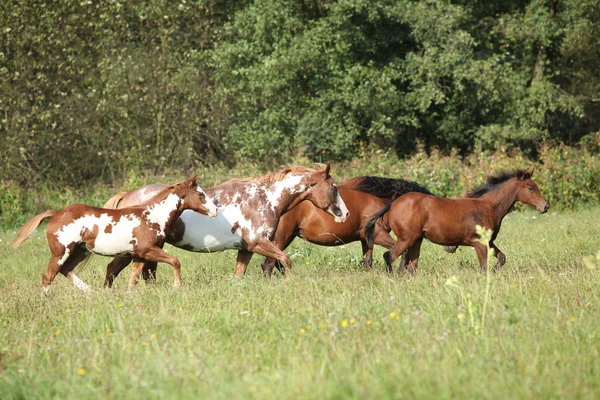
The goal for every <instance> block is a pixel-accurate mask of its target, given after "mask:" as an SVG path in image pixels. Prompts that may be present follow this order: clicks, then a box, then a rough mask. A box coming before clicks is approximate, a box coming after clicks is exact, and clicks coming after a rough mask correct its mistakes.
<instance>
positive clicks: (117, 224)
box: [13, 176, 217, 292]
mask: <svg viewBox="0 0 600 400" xmlns="http://www.w3.org/2000/svg"><path fill="white" fill-rule="evenodd" d="M184 210H193V211H194V212H198V213H201V214H204V215H208V216H210V217H215V216H216V215H217V207H216V206H215V204H214V203H213V202H212V201H211V200H210V199H209V198H208V196H206V193H205V192H204V191H203V190H202V189H201V188H200V187H199V186H198V185H197V184H196V176H193V177H191V178H190V179H188V180H186V181H183V182H180V183H177V184H175V185H171V186H166V187H164V188H163V189H162V190H160V191H158V192H156V193H155V194H154V195H153V196H152V197H150V198H149V199H147V200H146V201H145V202H143V203H142V204H140V205H136V206H132V207H127V208H123V209H120V210H115V209H106V208H97V207H92V206H88V205H86V204H72V205H70V206H68V207H66V208H64V209H62V210H60V211H54V210H47V211H45V212H43V213H41V214H38V215H36V216H35V217H33V218H31V219H30V220H29V221H28V222H26V223H25V225H23V226H22V227H21V229H20V230H19V232H18V233H17V236H16V237H15V239H14V241H13V246H14V247H18V246H19V245H20V244H21V243H22V242H23V241H24V240H26V239H27V238H28V237H29V236H31V234H32V233H33V231H34V230H35V229H36V228H37V227H38V226H39V225H40V223H41V222H42V221H43V220H45V219H47V218H50V221H49V222H48V227H47V228H46V238H47V239H48V246H49V247H50V253H51V256H50V261H49V263H48V267H47V268H46V271H45V272H44V275H43V276H42V290H43V291H44V292H47V291H48V287H49V286H50V284H51V283H52V281H53V280H54V278H55V277H56V274H58V273H59V272H60V273H61V274H63V275H64V276H66V277H67V278H68V279H69V280H71V282H73V284H75V286H76V287H78V288H80V289H82V290H88V289H89V287H88V286H87V285H86V284H85V282H83V281H82V280H81V279H79V278H78V277H77V276H76V275H75V273H74V272H73V270H74V269H75V267H77V266H78V265H79V264H80V263H81V262H82V261H83V260H84V259H86V258H87V257H88V256H89V255H90V252H91V253H95V254H101V255H105V256H115V255H119V254H128V255H130V256H131V257H133V258H135V259H140V260H147V261H152V262H167V263H169V264H171V266H172V267H173V270H174V273H175V286H179V285H180V284H181V278H180V273H179V269H180V262H179V260H178V259H177V258H176V257H174V256H172V255H170V254H169V253H167V252H165V251H164V250H163V249H162V245H163V244H164V241H165V238H166V236H167V235H168V234H169V233H170V231H171V228H172V226H173V223H174V222H175V221H176V220H177V219H178V218H179V216H180V215H181V213H182V212H183V211H184ZM133 284H135V282H130V287H131V286H132V285H133Z"/></svg>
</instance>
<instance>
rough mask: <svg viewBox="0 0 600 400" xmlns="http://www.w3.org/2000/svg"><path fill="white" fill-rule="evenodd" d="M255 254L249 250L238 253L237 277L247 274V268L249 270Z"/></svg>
mask: <svg viewBox="0 0 600 400" xmlns="http://www.w3.org/2000/svg"><path fill="white" fill-rule="evenodd" d="M253 254H254V253H252V252H251V251H248V250H240V251H238V255H237V260H236V261H235V276H241V275H245V274H246V268H248V263H249V262H250V259H251V258H252V255H253Z"/></svg>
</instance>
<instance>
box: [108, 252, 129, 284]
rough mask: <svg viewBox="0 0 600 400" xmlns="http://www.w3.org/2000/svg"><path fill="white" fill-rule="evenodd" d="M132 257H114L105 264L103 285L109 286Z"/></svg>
mask: <svg viewBox="0 0 600 400" xmlns="http://www.w3.org/2000/svg"><path fill="white" fill-rule="evenodd" d="M131 260H132V257H115V258H113V260H112V261H111V262H110V263H109V264H108V265H107V266H106V279H105V280H104V287H105V288H111V287H112V285H113V282H114V280H115V278H116V277H117V276H118V275H119V273H120V272H121V271H123V270H124V269H125V267H127V266H128V265H129V263H130V262H131Z"/></svg>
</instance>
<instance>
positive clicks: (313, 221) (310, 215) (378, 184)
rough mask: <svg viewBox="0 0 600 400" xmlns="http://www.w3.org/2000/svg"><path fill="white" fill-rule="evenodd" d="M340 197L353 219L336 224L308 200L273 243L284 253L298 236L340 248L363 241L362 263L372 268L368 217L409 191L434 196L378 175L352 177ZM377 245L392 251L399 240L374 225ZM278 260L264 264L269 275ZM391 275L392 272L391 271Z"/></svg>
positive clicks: (285, 218)
mask: <svg viewBox="0 0 600 400" xmlns="http://www.w3.org/2000/svg"><path fill="white" fill-rule="evenodd" d="M338 191H339V193H340V196H342V198H343V199H344V202H345V203H346V206H347V207H348V211H349V212H350V217H349V218H348V219H347V220H346V221H345V222H343V223H341V224H336V223H334V221H333V218H331V216H329V215H327V213H325V212H324V211H322V210H320V209H319V208H317V207H315V206H314V205H313V204H312V203H310V202H308V201H305V202H302V203H300V204H298V206H297V207H296V208H294V209H293V210H290V211H289V212H287V213H286V214H285V215H283V216H282V217H281V219H280V220H279V225H278V226H277V231H276V232H275V236H274V237H273V243H275V245H276V246H277V247H278V248H279V249H281V250H285V249H286V248H287V247H288V246H289V245H290V243H292V241H293V240H294V238H296V237H300V238H302V239H304V240H306V241H308V242H310V243H314V244H318V245H321V246H339V245H342V244H346V243H351V242H355V241H357V240H360V243H361V244H362V251H363V264H364V266H365V269H370V268H371V264H372V260H373V243H371V245H370V246H369V245H368V244H367V238H366V236H365V225H366V223H367V221H368V220H369V218H370V217H371V216H372V215H373V214H375V213H376V212H377V211H379V210H381V208H382V207H384V206H385V205H386V204H388V203H389V202H391V201H392V200H394V199H396V198H397V197H399V196H402V195H403V194H405V193H409V192H421V193H427V194H431V192H430V191H429V190H427V188H425V187H424V186H421V185H419V184H418V183H415V182H410V181H406V180H404V179H391V178H380V177H377V176H360V177H357V178H352V179H350V180H349V181H347V182H344V183H343V184H340V185H339V186H338ZM374 242H375V244H378V245H380V246H383V247H385V248H386V249H391V248H392V246H394V244H396V241H395V240H394V238H393V237H391V236H390V234H389V229H384V228H383V227H381V226H380V225H376V226H375V235H374ZM276 262H277V260H274V259H272V258H266V259H265V260H264V262H263V263H262V269H263V272H264V273H265V275H267V276H270V275H271V273H272V272H273V267H274V266H276V265H277V267H278V268H280V266H279V265H278V264H276ZM390 272H391V271H390Z"/></svg>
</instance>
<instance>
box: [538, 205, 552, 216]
mask: <svg viewBox="0 0 600 400" xmlns="http://www.w3.org/2000/svg"><path fill="white" fill-rule="evenodd" d="M549 208H550V205H549V204H548V203H546V202H543V203H540V204H538V205H537V207H536V209H537V212H539V213H540V214H544V213H545V212H546V211H548V209H549Z"/></svg>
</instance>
